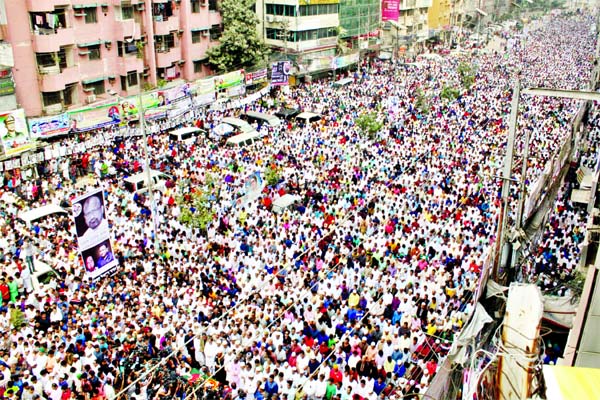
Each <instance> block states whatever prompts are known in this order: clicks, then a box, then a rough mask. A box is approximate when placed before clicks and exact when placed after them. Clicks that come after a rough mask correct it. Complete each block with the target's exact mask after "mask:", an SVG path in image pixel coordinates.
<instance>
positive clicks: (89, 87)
mask: <svg viewBox="0 0 600 400" xmlns="http://www.w3.org/2000/svg"><path fill="white" fill-rule="evenodd" d="M83 90H84V91H85V92H93V93H94V94H95V95H99V94H104V92H105V90H104V80H101V81H98V82H93V83H88V84H84V85H83Z"/></svg>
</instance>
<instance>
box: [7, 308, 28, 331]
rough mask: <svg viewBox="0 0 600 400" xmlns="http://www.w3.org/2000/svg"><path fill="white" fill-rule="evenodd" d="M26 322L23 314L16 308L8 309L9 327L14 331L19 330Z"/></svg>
mask: <svg viewBox="0 0 600 400" xmlns="http://www.w3.org/2000/svg"><path fill="white" fill-rule="evenodd" d="M26 324H27V321H26V320H25V314H23V312H22V311H21V310H19V309H18V308H16V307H15V308H11V309H10V326H12V327H13V328H15V329H21V327H23V326H25V325H26Z"/></svg>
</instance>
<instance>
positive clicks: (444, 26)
mask: <svg viewBox="0 0 600 400" xmlns="http://www.w3.org/2000/svg"><path fill="white" fill-rule="evenodd" d="M453 8H454V1H453V0H432V2H431V7H429V11H428V12H427V16H428V23H429V29H434V30H448V29H449V27H450V25H451V23H452V21H451V19H452V11H453Z"/></svg>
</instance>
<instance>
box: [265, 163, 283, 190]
mask: <svg viewBox="0 0 600 400" xmlns="http://www.w3.org/2000/svg"><path fill="white" fill-rule="evenodd" d="M280 179H281V175H280V173H279V169H278V168H277V166H275V165H274V164H269V165H268V166H267V168H265V180H266V181H267V185H269V186H275V185H277V184H278V183H279V180H280Z"/></svg>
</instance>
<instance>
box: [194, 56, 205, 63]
mask: <svg viewBox="0 0 600 400" xmlns="http://www.w3.org/2000/svg"><path fill="white" fill-rule="evenodd" d="M192 61H193V62H197V61H208V57H200V58H194V59H193V60H192Z"/></svg>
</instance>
